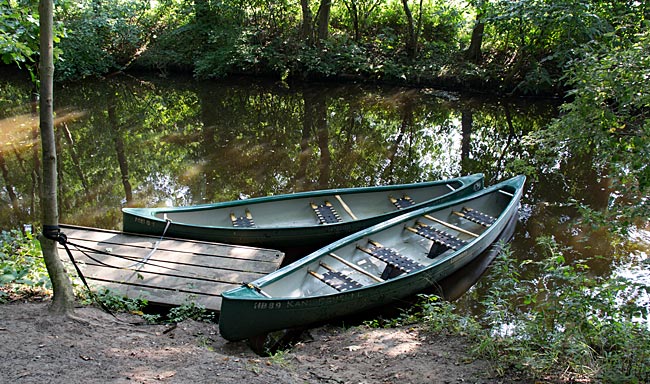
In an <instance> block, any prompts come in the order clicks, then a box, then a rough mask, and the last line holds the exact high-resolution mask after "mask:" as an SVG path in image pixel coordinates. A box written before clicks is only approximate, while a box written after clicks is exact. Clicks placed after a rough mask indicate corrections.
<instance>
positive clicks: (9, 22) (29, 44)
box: [0, 0, 39, 68]
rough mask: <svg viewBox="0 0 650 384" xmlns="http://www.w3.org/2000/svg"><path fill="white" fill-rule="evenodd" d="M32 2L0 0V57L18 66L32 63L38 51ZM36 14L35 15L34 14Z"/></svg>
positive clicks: (34, 11) (34, 8)
mask: <svg viewBox="0 0 650 384" xmlns="http://www.w3.org/2000/svg"><path fill="white" fill-rule="evenodd" d="M34 5H35V3H34V2H29V1H21V2H20V4H15V3H14V2H13V1H10V0H0V32H1V33H0V59H2V62H3V63H5V64H11V63H16V64H18V66H22V65H27V66H28V68H29V66H31V65H32V64H33V63H34V60H35V56H36V54H37V53H38V47H39V40H38V39H39V38H38V36H39V35H38V34H39V32H38V30H39V25H38V11H37V9H36V7H35V6H34ZM34 15H36V16H34Z"/></svg>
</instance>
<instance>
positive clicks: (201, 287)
mask: <svg viewBox="0 0 650 384" xmlns="http://www.w3.org/2000/svg"><path fill="white" fill-rule="evenodd" d="M61 230H62V233H64V234H65V235H66V236H67V238H68V244H67V245H68V248H69V249H70V251H71V253H72V256H73V258H74V259H75V262H76V263H77V265H78V266H79V267H80V269H81V270H82V273H83V274H84V276H85V278H86V280H88V282H89V284H90V285H91V288H92V289H97V288H99V287H104V288H108V289H110V290H111V291H113V292H115V293H116V294H121V295H125V296H127V297H131V298H143V299H147V300H148V301H149V302H150V303H157V304H167V305H180V304H183V303H188V302H195V303H197V304H201V305H203V306H205V307H206V308H207V309H211V310H216V311H218V310H219V309H220V307H221V293H222V292H224V291H226V290H229V289H232V288H235V287H237V286H239V285H241V284H242V283H243V282H250V281H253V280H255V279H257V278H260V277H262V276H264V275H266V274H268V273H270V272H272V271H275V270H276V269H278V268H279V266H280V264H281V263H282V259H283V257H284V254H283V253H282V252H279V251H275V250H268V249H261V248H254V247H243V246H234V245H227V244H219V243H210V242H204V241H194V240H187V241H186V240H182V239H168V238H164V239H160V238H159V237H156V236H147V235H136V234H128V233H122V232H117V231H110V230H105V229H98V228H88V227H76V226H68V225H62V226H61ZM59 249H60V250H61V251H60V252H59V256H60V257H61V259H62V260H63V261H64V262H65V263H66V267H67V268H69V269H73V268H74V267H73V266H72V265H71V262H70V260H69V257H68V255H67V254H66V252H65V251H64V250H63V247H62V246H59ZM154 249H155V251H154V252H152V250H154Z"/></svg>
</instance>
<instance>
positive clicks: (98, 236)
mask: <svg viewBox="0 0 650 384" xmlns="http://www.w3.org/2000/svg"><path fill="white" fill-rule="evenodd" d="M61 231H62V232H63V233H65V235H66V236H67V237H68V239H69V240H70V242H73V240H74V239H79V240H88V241H94V242H96V243H97V244H99V246H105V247H107V248H110V247H112V246H113V245H116V244H120V245H128V246H131V247H135V248H144V249H148V250H150V249H152V248H153V247H154V246H155V244H156V243H157V242H158V241H159V240H160V237H158V236H149V235H139V234H130V233H124V232H117V231H111V230H107V229H99V228H88V227H78V226H71V225H61ZM158 249H166V250H171V251H174V252H183V253H192V254H204V255H213V256H229V257H233V258H237V259H250V260H258V261H268V262H276V261H277V259H278V258H280V257H284V255H283V254H282V252H279V251H276V250H270V249H263V248H254V247H246V246H239V245H238V246H233V245H228V244H220V243H211V242H207V241H197V240H185V239H173V238H164V239H162V240H161V241H160V242H159V244H158Z"/></svg>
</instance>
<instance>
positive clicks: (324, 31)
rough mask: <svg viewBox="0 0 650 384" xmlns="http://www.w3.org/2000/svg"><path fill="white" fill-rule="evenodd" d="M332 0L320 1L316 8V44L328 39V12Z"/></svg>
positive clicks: (330, 8)
mask: <svg viewBox="0 0 650 384" xmlns="http://www.w3.org/2000/svg"><path fill="white" fill-rule="evenodd" d="M331 10H332V0H321V2H320V7H319V8H318V42H319V43H320V42H321V41H324V40H327V38H328V37H329V27H330V11H331Z"/></svg>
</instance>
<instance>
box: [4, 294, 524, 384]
mask: <svg viewBox="0 0 650 384" xmlns="http://www.w3.org/2000/svg"><path fill="white" fill-rule="evenodd" d="M118 317H119V319H120V320H119V321H118V320H116V319H115V318H113V317H111V315H109V314H107V313H105V312H103V311H101V310H99V309H97V308H92V307H84V308H79V309H77V310H76V315H75V319H71V318H67V317H56V316H51V315H49V314H48V312H47V303H33V302H22V303H13V304H4V305H0V383H67V384H77V383H78V384H81V383H247V384H255V383H278V384H279V383H340V384H343V383H351V384H359V383H386V384H388V383H526V382H529V381H526V380H522V379H519V378H518V377H515V376H513V375H508V374H506V375H505V376H501V377H499V376H497V375H496V374H495V372H494V369H493V368H492V365H491V364H490V363H489V362H487V361H483V360H475V359H472V358H470V357H469V354H468V353H467V350H466V348H467V344H466V341H465V340H464V339H463V338H462V337H448V336H442V335H432V334H429V333H427V332H424V331H423V330H421V329H418V328H397V329H369V328H366V327H353V328H350V329H342V328H335V327H321V328H316V329H312V330H311V331H309V332H308V335H307V336H306V337H303V338H304V340H303V341H301V342H299V343H297V344H296V345H295V346H294V347H293V348H291V349H290V350H287V351H284V352H280V353H278V354H276V355H274V356H272V357H260V356H258V355H256V354H255V353H254V352H253V351H252V350H251V349H250V348H249V347H248V346H247V344H246V343H244V342H236V343H232V342H228V341H226V340H224V339H223V338H222V337H220V336H219V331H218V326H217V325H216V324H212V323H203V322H196V321H191V320H190V321H184V322H182V323H179V324H177V325H176V326H169V325H132V324H130V323H129V322H140V321H141V318H140V317H138V316H135V315H128V314H120V315H119V316H118Z"/></svg>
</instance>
